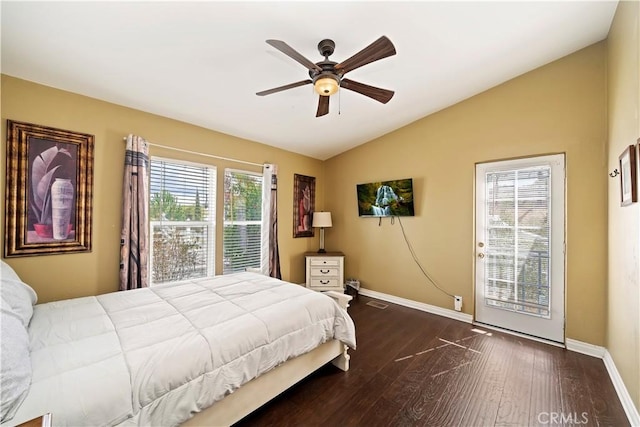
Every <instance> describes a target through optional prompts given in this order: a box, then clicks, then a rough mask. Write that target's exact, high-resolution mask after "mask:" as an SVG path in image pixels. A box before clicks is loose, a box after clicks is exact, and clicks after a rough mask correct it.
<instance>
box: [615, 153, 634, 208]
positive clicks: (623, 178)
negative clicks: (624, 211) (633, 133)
mask: <svg viewBox="0 0 640 427" xmlns="http://www.w3.org/2000/svg"><path fill="white" fill-rule="evenodd" d="M619 161H620V205H621V206H629V205H630V204H632V203H635V202H637V201H638V177H637V175H638V174H637V164H636V147H635V145H629V146H628V147H627V148H625V150H624V151H623V152H622V154H620V157H619Z"/></svg>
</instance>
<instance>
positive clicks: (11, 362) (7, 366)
mask: <svg viewBox="0 0 640 427" xmlns="http://www.w3.org/2000/svg"><path fill="white" fill-rule="evenodd" d="M0 335H1V336H2V340H0V423H3V422H5V421H9V420H10V419H11V418H13V416H14V415H15V413H16V411H17V410H18V408H19V407H20V405H21V404H22V401H23V400H24V398H25V397H26V396H27V394H28V392H29V387H30V385H31V375H32V371H31V355H30V352H29V334H28V333H27V329H26V327H25V326H24V325H23V323H22V319H21V318H20V316H19V315H18V314H16V313H15V312H14V311H13V310H12V309H11V306H9V304H8V303H7V301H5V299H4V297H0Z"/></svg>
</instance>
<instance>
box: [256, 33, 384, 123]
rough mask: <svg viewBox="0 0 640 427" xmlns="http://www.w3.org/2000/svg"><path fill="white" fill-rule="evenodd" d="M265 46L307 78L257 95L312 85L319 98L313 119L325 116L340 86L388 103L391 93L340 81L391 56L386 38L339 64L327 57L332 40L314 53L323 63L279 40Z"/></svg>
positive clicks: (332, 48)
mask: <svg viewBox="0 0 640 427" xmlns="http://www.w3.org/2000/svg"><path fill="white" fill-rule="evenodd" d="M267 43H268V44H269V45H271V46H273V47H275V48H276V49H278V50H279V51H280V52H282V53H284V54H285V55H287V56H289V57H290V58H292V59H294V60H295V61H297V62H299V63H300V64H302V65H304V66H305V67H306V68H307V69H308V70H309V77H310V78H309V79H306V80H301V81H299V82H295V83H290V84H288V85H284V86H280V87H276V88H273V89H268V90H263V91H262V92H258V93H256V95H258V96H264V95H270V94H272V93H276V92H281V91H283V90H287V89H293V88H295V87H298V86H304V85H308V84H310V83H312V84H313V86H314V89H315V91H316V93H318V95H319V96H320V98H319V101H318V111H317V113H316V117H320V116H324V115H325V114H328V113H329V97H330V96H331V95H333V94H334V93H336V92H337V91H338V89H339V88H341V87H342V88H345V89H349V90H352V91H354V92H358V93H360V94H362V95H364V96H368V97H369V98H372V99H375V100H376V101H379V102H382V103H383V104H386V103H387V102H389V100H390V99H391V98H392V97H393V94H394V92H393V91H392V90H387V89H381V88H378V87H374V86H369V85H366V84H364V83H358V82H356V81H353V80H350V79H346V78H344V75H345V74H346V73H348V72H349V71H352V70H355V69H356V68H360V67H362V66H363V65H366V64H369V63H371V62H374V61H378V60H379V59H383V58H386V57H388V56H392V55H395V54H396V49H395V47H394V46H393V43H391V40H389V39H388V38H387V37H386V36H382V37H380V38H379V39H378V40H376V41H374V42H373V43H371V44H370V45H369V46H367V47H365V48H364V49H362V50H361V51H360V52H358V53H356V54H355V55H353V56H352V57H350V58H349V59H347V60H345V61H342V62H341V63H339V64H338V63H337V62H334V61H330V60H329V56H331V55H332V54H333V51H334V49H335V47H336V44H335V43H334V42H333V40H329V39H325V40H322V41H321V42H320V43H318V51H319V52H320V55H322V56H324V61H320V62H317V63H315V64H314V63H313V62H311V61H310V60H308V59H307V58H305V57H304V56H302V55H301V54H300V53H298V52H297V51H296V50H295V49H293V48H292V47H291V46H289V45H288V44H286V43H285V42H283V41H280V40H267Z"/></svg>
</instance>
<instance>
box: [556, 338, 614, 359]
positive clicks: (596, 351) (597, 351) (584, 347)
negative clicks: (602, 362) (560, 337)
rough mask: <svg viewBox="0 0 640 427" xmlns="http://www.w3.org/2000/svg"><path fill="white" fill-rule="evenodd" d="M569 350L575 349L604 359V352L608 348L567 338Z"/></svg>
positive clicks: (577, 351)
mask: <svg viewBox="0 0 640 427" xmlns="http://www.w3.org/2000/svg"><path fill="white" fill-rule="evenodd" d="M565 345H566V346H567V350H571V351H575V352H576V353H581V354H586V355H587V356H592V357H597V358H598V359H604V354H605V353H606V351H607V349H606V348H604V347H601V346H599V345H593V344H589V343H586V342H582V341H578V340H574V339H571V338H567V339H566V340H565Z"/></svg>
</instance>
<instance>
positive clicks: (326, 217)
mask: <svg viewBox="0 0 640 427" xmlns="http://www.w3.org/2000/svg"><path fill="white" fill-rule="evenodd" d="M311 226H312V227H314V228H320V249H318V253H319V254H324V253H326V252H327V251H325V250H324V229H325V228H326V227H331V212H314V213H313V223H312V224H311Z"/></svg>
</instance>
